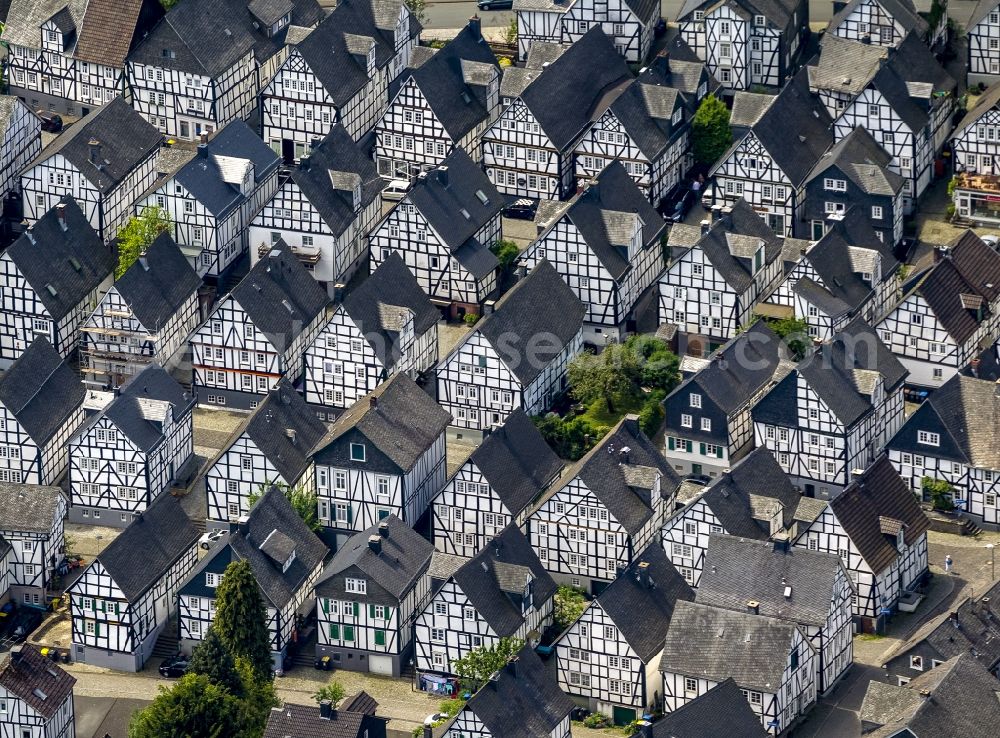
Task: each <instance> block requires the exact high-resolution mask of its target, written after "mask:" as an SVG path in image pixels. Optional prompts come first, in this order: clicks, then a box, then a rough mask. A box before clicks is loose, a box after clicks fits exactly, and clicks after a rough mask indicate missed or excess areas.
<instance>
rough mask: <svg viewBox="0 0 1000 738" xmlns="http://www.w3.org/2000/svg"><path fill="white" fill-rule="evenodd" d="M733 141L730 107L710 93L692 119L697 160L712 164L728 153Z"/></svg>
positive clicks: (692, 140)
mask: <svg viewBox="0 0 1000 738" xmlns="http://www.w3.org/2000/svg"><path fill="white" fill-rule="evenodd" d="M732 142H733V132H732V130H731V129H730V128H729V109H728V108H727V107H726V105H725V103H724V102H722V100H720V99H719V98H717V97H716V96H715V95H709V96H708V97H706V98H705V99H704V100H702V101H701V104H700V105H699V106H698V110H697V112H695V114H694V119H693V120H692V121H691V149H692V153H693V154H694V158H695V161H697V162H698V163H700V164H704V165H705V166H711V165H712V164H714V163H715V162H716V161H718V159H719V158H720V157H721V156H722V155H723V154H725V153H726V149H728V148H729V145H730V144H731V143H732Z"/></svg>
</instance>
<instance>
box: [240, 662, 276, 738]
mask: <svg viewBox="0 0 1000 738" xmlns="http://www.w3.org/2000/svg"><path fill="white" fill-rule="evenodd" d="M236 671H237V672H238V673H239V675H240V681H241V682H242V683H243V700H242V703H243V726H242V732H241V733H239V736H240V738H261V736H262V735H264V728H265V727H267V718H268V717H269V716H270V714H271V708H272V707H277V706H278V705H280V704H281V701H280V700H279V699H278V694H277V692H275V690H274V681H273V680H271V679H264V680H261V679H259V678H257V676H256V675H255V673H254V670H253V669H252V668H251V666H250V664H249V663H248V662H247V661H246V659H243V658H238V659H236ZM269 673H270V672H269ZM234 735H236V734H235V733H234Z"/></svg>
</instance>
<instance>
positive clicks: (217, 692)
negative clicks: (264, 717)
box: [128, 674, 246, 738]
mask: <svg viewBox="0 0 1000 738" xmlns="http://www.w3.org/2000/svg"><path fill="white" fill-rule="evenodd" d="M245 725H246V723H245V721H244V715H243V705H242V704H241V701H240V700H239V699H237V698H236V697H234V696H233V695H231V694H230V693H229V692H228V691H227V690H226V689H225V688H223V687H220V686H219V685H217V684H213V683H212V681H211V680H210V679H209V678H208V677H207V676H205V675H204V674H185V675H184V676H183V677H181V678H180V680H179V681H178V682H177V684H175V685H174V686H173V687H172V688H170V689H167V688H165V687H160V693H159V694H158V695H157V697H156V699H154V700H153V702H152V703H151V704H150V705H149V706H148V707H147V708H145V709H144V710H141V711H139V712H137V713H135V715H133V716H132V720H131V721H130V723H129V726H128V735H129V738H195V737H196V738H229V736H233V735H245V733H244V726H245Z"/></svg>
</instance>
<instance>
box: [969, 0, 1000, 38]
mask: <svg viewBox="0 0 1000 738" xmlns="http://www.w3.org/2000/svg"><path fill="white" fill-rule="evenodd" d="M998 6H1000V3H998V2H997V0H979V3H977V4H976V7H975V9H974V10H973V11H972V15H971V16H970V17H969V22H968V23H967V24H966V26H965V29H966V32H968V31H971V30H972V29H973V28H974V27H975V26H976V25H978V24H979V23H982V21H983V19H984V18H986V16H988V15H989V14H990V13H992V12H993V11H994V10H996V9H997V7H998Z"/></svg>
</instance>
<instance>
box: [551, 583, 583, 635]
mask: <svg viewBox="0 0 1000 738" xmlns="http://www.w3.org/2000/svg"><path fill="white" fill-rule="evenodd" d="M586 609H587V597H586V595H584V593H583V590H582V589H580V588H579V587H571V586H570V585H568V584H560V585H559V589H557V590H556V596H555V599H554V600H553V624H554V625H555V628H556V630H557V631H559V632H560V633H562V632H563V631H564V630H566V628H568V627H569V626H571V625H572V624H573V623H575V622H576V621H577V620H579V619H580V616H581V615H583V611H584V610H586Z"/></svg>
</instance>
